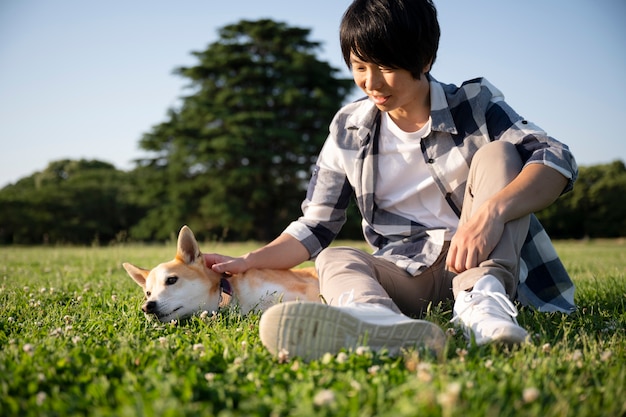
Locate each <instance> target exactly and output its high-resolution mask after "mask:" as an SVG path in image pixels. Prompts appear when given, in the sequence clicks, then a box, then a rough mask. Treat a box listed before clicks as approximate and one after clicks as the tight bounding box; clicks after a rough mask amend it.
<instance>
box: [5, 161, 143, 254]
mask: <svg viewBox="0 0 626 417" xmlns="http://www.w3.org/2000/svg"><path fill="white" fill-rule="evenodd" d="M132 184H133V182H132V177H131V175H130V174H129V173H126V172H123V171H119V170H117V169H116V168H115V167H114V166H113V165H111V164H109V163H107V162H102V161H97V160H91V161H88V160H78V161H74V160H60V161H54V162H51V163H50V164H48V166H47V167H46V168H45V169H44V170H43V171H41V172H37V173H35V174H33V175H31V176H29V177H26V178H23V179H21V180H20V181H18V182H17V183H16V184H14V185H10V186H7V187H5V188H3V189H2V190H1V191H0V243H21V244H41V243H81V244H91V243H94V242H98V243H99V242H103V243H109V242H111V241H116V240H119V239H121V235H120V234H123V233H125V231H127V230H129V228H130V227H131V226H132V225H133V224H134V223H136V222H137V221H139V219H140V218H141V217H142V216H143V215H144V212H143V211H142V210H141V208H140V207H139V206H138V205H137V204H136V203H135V201H136V200H135V196H136V190H135V189H134V187H133V185H132Z"/></svg>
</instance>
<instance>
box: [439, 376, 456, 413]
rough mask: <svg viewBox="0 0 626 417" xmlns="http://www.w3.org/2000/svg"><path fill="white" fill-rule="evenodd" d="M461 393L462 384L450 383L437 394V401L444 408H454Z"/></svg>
mask: <svg viewBox="0 0 626 417" xmlns="http://www.w3.org/2000/svg"><path fill="white" fill-rule="evenodd" d="M460 394H461V384H460V383H458V382H453V383H451V384H449V385H448V387H447V389H446V390H445V391H444V392H442V393H440V394H439V395H438V396H437V402H438V403H439V405H441V407H442V408H444V409H449V408H452V407H454V406H455V405H456V403H457V402H458V400H459V396H460Z"/></svg>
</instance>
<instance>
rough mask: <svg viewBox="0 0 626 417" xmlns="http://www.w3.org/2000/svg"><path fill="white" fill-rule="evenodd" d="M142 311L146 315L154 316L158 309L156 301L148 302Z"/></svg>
mask: <svg viewBox="0 0 626 417" xmlns="http://www.w3.org/2000/svg"><path fill="white" fill-rule="evenodd" d="M141 309H142V310H143V312H144V313H148V314H154V313H155V312H156V309H157V303H156V301H146V302H145V303H144V305H143V306H142V307H141Z"/></svg>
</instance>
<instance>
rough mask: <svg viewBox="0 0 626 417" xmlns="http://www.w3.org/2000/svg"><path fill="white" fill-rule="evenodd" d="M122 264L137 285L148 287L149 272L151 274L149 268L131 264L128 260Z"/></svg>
mask: <svg viewBox="0 0 626 417" xmlns="http://www.w3.org/2000/svg"><path fill="white" fill-rule="evenodd" d="M122 266H123V267H124V269H125V270H126V272H128V275H130V277H131V278H132V279H134V280H135V282H136V283H137V285H139V286H140V287H141V288H143V289H146V278H147V277H148V274H150V271H149V270H147V269H143V268H139V267H138V266H135V265H133V264H129V263H128V262H124V263H123V264H122Z"/></svg>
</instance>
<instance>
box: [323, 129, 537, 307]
mask: <svg viewBox="0 0 626 417" xmlns="http://www.w3.org/2000/svg"><path fill="white" fill-rule="evenodd" d="M521 169H522V162H521V160H520V157H519V154H518V153H517V150H516V148H515V146H514V145H512V144H510V143H508V142H500V141H495V142H491V143H489V144H488V145H485V146H483V147H482V148H481V149H480V150H478V152H476V154H475V155H474V158H473V160H472V164H471V167H470V172H469V178H468V181H467V188H466V191H465V197H464V202H463V210H462V212H461V219H460V222H459V224H460V225H462V224H463V223H464V222H466V221H467V220H468V219H469V218H470V217H471V216H472V214H473V213H474V211H475V210H476V209H477V208H478V207H480V205H481V204H482V203H483V202H484V201H486V200H487V199H488V198H489V197H491V196H492V195H493V194H495V193H496V192H498V191H499V190H501V189H502V188H504V187H505V186H506V185H507V184H508V183H509V182H511V181H512V180H513V179H514V178H515V177H516V176H517V175H518V174H519V172H520V171H521ZM529 221H530V217H529V216H524V217H522V218H519V219H517V220H514V221H510V222H508V223H507V224H506V225H505V227H504V231H503V233H502V237H501V239H500V241H499V242H498V244H497V245H496V247H495V249H494V250H493V251H492V252H491V254H490V255H489V257H488V259H487V260H485V261H484V262H481V263H480V265H478V266H477V267H476V268H472V269H470V270H468V271H465V272H463V273H461V274H458V275H456V274H454V273H452V272H451V271H448V270H447V269H446V266H445V259H446V255H447V253H448V246H449V243H446V245H445V246H444V249H443V251H442V253H441V254H440V256H439V258H438V259H437V261H436V262H435V263H434V264H433V265H431V266H430V267H429V268H427V269H426V270H424V271H423V272H422V273H421V274H420V275H417V276H412V275H410V274H409V273H407V272H406V271H405V270H404V269H402V268H399V267H397V266H396V265H395V264H393V263H392V262H390V261H388V260H386V259H383V258H376V257H374V256H372V255H371V254H368V253H365V252H363V251H361V250H358V249H354V248H348V247H331V248H327V249H325V250H323V251H322V252H321V253H320V254H319V256H318V257H317V259H316V261H315V265H316V268H317V270H318V274H319V277H320V290H321V293H322V295H323V296H324V298H325V300H326V301H327V302H328V303H329V304H331V305H337V304H338V301H339V298H340V297H341V296H342V295H343V294H344V293H350V292H352V294H353V301H354V302H361V303H378V304H383V305H386V306H388V307H390V308H391V309H393V310H394V311H396V312H402V313H404V314H406V315H411V316H419V315H421V314H422V313H424V312H425V311H426V309H427V307H428V305H429V304H430V303H433V305H436V304H438V303H439V302H441V301H444V300H447V299H451V298H452V297H453V295H454V296H456V295H457V294H458V293H459V291H462V290H469V289H471V288H472V287H473V286H474V284H475V283H476V282H477V281H478V280H479V279H480V278H482V277H483V276H485V275H487V274H490V275H493V276H495V277H496V278H497V279H498V280H499V281H500V282H502V284H503V285H504V288H505V290H506V292H507V294H508V295H509V297H513V296H514V295H515V292H516V290H517V283H518V280H519V276H518V275H519V256H520V251H521V248H522V245H523V243H524V240H525V238H526V235H527V233H528V225H529Z"/></svg>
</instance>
